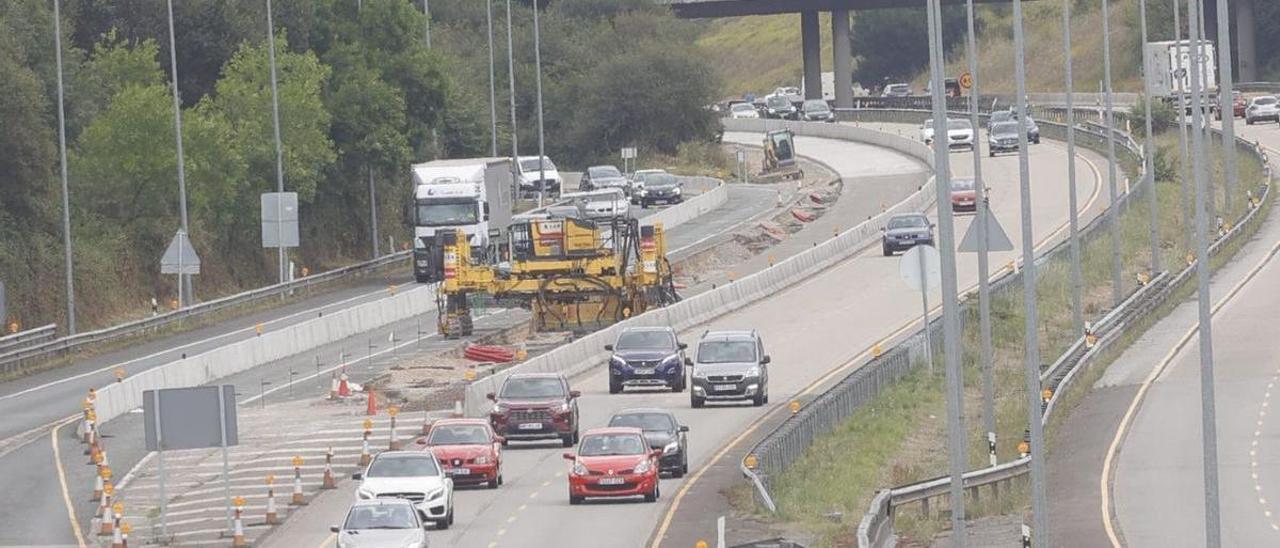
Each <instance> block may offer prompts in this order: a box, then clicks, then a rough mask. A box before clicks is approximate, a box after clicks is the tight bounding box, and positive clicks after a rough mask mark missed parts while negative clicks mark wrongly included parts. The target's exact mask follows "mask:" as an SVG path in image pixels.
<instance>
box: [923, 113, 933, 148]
mask: <svg viewBox="0 0 1280 548" xmlns="http://www.w3.org/2000/svg"><path fill="white" fill-rule="evenodd" d="M920 141H922V142H923V143H924V144H926V145H927V144H930V143H932V142H933V120H932V119H930V120H925V121H924V123H923V124H921V125H920Z"/></svg>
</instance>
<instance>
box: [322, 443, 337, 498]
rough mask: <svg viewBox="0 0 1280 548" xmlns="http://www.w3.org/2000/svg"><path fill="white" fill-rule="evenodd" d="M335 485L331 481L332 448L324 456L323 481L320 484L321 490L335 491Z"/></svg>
mask: <svg viewBox="0 0 1280 548" xmlns="http://www.w3.org/2000/svg"><path fill="white" fill-rule="evenodd" d="M337 487H338V485H337V483H336V482H335V481H334V480H333V448H332V447H330V448H329V451H328V452H326V453H325V454H324V481H323V482H322V483H321V484H320V488H321V489H336V488H337Z"/></svg>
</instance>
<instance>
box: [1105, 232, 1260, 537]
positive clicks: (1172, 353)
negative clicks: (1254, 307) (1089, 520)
mask: <svg viewBox="0 0 1280 548" xmlns="http://www.w3.org/2000/svg"><path fill="white" fill-rule="evenodd" d="M1277 252H1280V241H1278V242H1276V244H1275V245H1273V246H1271V249H1270V250H1269V251H1267V254H1266V255H1265V256H1263V257H1262V259H1261V260H1259V261H1258V263H1257V264H1255V265H1254V266H1253V268H1251V269H1250V270H1249V273H1248V274H1247V275H1245V277H1244V279H1242V280H1240V281H1239V282H1238V283H1236V285H1235V286H1234V287H1232V288H1231V291H1228V292H1227V294H1226V295H1224V296H1223V297H1222V298H1221V299H1219V300H1218V302H1217V303H1215V304H1214V305H1213V307H1212V310H1210V312H1209V315H1210V321H1212V318H1213V316H1216V315H1218V312H1219V311H1220V310H1222V307H1224V306H1226V305H1227V304H1228V303H1230V302H1231V301H1232V300H1233V299H1235V297H1236V295H1238V294H1239V293H1240V291H1241V290H1243V289H1244V287H1245V286H1246V285H1248V284H1249V282H1252V281H1253V279H1254V278H1255V277H1257V275H1258V273H1259V272H1261V271H1262V269H1263V268H1264V267H1266V266H1267V264H1268V263H1270V262H1271V259H1273V258H1275V256H1276V253H1277ZM1199 332H1200V324H1199V322H1197V323H1196V325H1193V326H1191V328H1189V329H1188V330H1187V332H1186V333H1185V334H1183V335H1182V338H1181V339H1179V340H1178V342H1177V344H1175V345H1174V346H1173V348H1171V349H1170V350H1169V352H1168V353H1167V354H1165V356H1164V358H1163V359H1161V360H1160V361H1159V362H1157V363H1156V364H1155V365H1154V366H1153V367H1152V368H1151V371H1150V372H1149V373H1148V374H1147V377H1146V378H1145V379H1143V380H1142V384H1141V385H1139V386H1138V393H1137V394H1134V396H1133V400H1132V401H1131V402H1129V407H1128V409H1126V410H1125V413H1124V416H1123V417H1122V418H1121V419H1120V424H1118V425H1116V433H1115V436H1113V437H1112V438H1111V444H1110V446H1108V447H1107V455H1106V457H1105V458H1104V459H1103V460H1102V473H1101V474H1100V475H1099V478H1098V490H1099V491H1100V492H1101V495H1102V501H1101V505H1100V506H1101V510H1102V528H1103V530H1104V531H1106V533H1107V539H1108V540H1110V541H1111V545H1112V546H1114V547H1115V548H1120V547H1121V546H1122V545H1121V543H1120V538H1119V534H1118V533H1117V532H1116V525H1115V524H1113V523H1112V522H1113V521H1115V516H1114V515H1113V512H1112V508H1111V475H1112V474H1113V473H1114V472H1113V471H1112V469H1113V468H1114V467H1115V465H1114V462H1115V458H1116V454H1117V452H1118V451H1119V449H1120V443H1121V442H1122V441H1123V440H1124V437H1125V435H1126V433H1127V431H1128V429H1129V426H1130V425H1131V424H1132V422H1133V417H1134V416H1135V415H1136V414H1137V412H1138V408H1139V407H1141V406H1142V402H1143V400H1144V399H1146V395H1147V391H1148V390H1150V389H1151V386H1152V384H1154V383H1155V381H1157V380H1159V378H1160V377H1161V376H1163V375H1164V373H1165V371H1166V370H1168V369H1169V366H1170V365H1172V364H1173V360H1174V358H1176V357H1177V356H1178V354H1180V353H1182V349H1183V348H1184V347H1186V345H1187V344H1188V343H1190V342H1191V339H1192V338H1193V337H1195V336H1196V334H1197V333H1199Z"/></svg>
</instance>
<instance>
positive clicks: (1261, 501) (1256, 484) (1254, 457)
mask: <svg viewBox="0 0 1280 548" xmlns="http://www.w3.org/2000/svg"><path fill="white" fill-rule="evenodd" d="M1277 380H1280V371H1276V373H1274V374H1272V376H1271V382H1270V383H1269V384H1268V385H1267V386H1268V389H1267V390H1266V391H1265V393H1264V394H1263V396H1262V405H1260V406H1258V427H1259V428H1258V430H1255V431H1254V432H1253V443H1252V447H1254V448H1253V449H1250V450H1249V471H1250V474H1249V476H1250V477H1251V478H1252V479H1253V490H1254V491H1255V492H1257V493H1258V506H1260V507H1262V516H1263V517H1264V518H1266V520H1267V524H1268V525H1270V526H1271V530H1273V531H1280V522H1277V521H1276V520H1275V518H1274V517H1273V512H1272V511H1271V506H1270V505H1269V504H1267V498H1266V496H1265V493H1264V492H1263V490H1262V480H1261V479H1259V478H1260V477H1261V475H1262V469H1261V468H1260V467H1259V466H1258V450H1257V447H1258V445H1259V442H1260V441H1262V428H1261V427H1262V425H1263V424H1262V423H1263V420H1264V419H1265V417H1266V416H1267V405H1268V404H1269V403H1270V401H1271V390H1270V386H1271V385H1273V384H1275V382H1276V381H1277Z"/></svg>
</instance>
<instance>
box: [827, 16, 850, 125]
mask: <svg viewBox="0 0 1280 548" xmlns="http://www.w3.org/2000/svg"><path fill="white" fill-rule="evenodd" d="M831 42H832V45H831V51H832V52H833V55H834V57H835V81H836V91H835V93H836V108H853V49H852V47H853V46H852V45H851V44H850V43H849V10H834V11H832V12H831Z"/></svg>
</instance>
